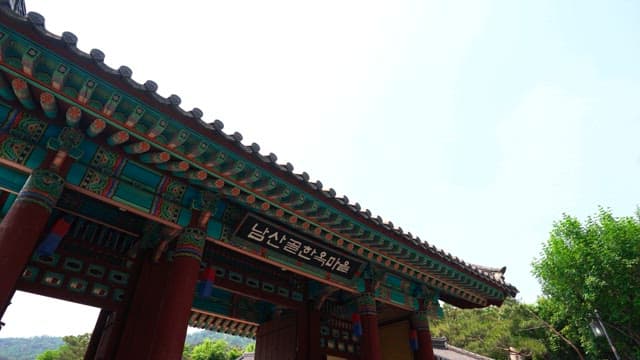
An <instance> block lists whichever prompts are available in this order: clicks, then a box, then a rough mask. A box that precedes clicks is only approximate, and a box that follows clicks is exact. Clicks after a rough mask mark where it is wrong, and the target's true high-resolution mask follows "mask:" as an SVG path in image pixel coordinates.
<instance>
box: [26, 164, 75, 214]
mask: <svg viewBox="0 0 640 360" xmlns="http://www.w3.org/2000/svg"><path fill="white" fill-rule="evenodd" d="M63 189H64V179H63V178H62V176H60V175H58V174H56V173H55V172H54V171H51V170H47V169H35V170H33V172H32V173H31V175H30V176H29V178H28V179H27V182H26V183H25V184H24V186H23V187H22V190H20V193H19V194H18V197H17V198H16V202H20V201H24V202H30V203H34V204H38V205H40V206H42V207H43V208H45V209H46V210H47V211H48V212H51V210H52V209H53V207H54V206H55V204H56V202H58V199H59V198H60V195H61V194H62V190H63Z"/></svg>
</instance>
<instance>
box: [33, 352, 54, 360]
mask: <svg viewBox="0 0 640 360" xmlns="http://www.w3.org/2000/svg"><path fill="white" fill-rule="evenodd" d="M36 360H60V351H58V350H47V351H45V352H43V353H42V354H40V355H38V357H37V358H36Z"/></svg>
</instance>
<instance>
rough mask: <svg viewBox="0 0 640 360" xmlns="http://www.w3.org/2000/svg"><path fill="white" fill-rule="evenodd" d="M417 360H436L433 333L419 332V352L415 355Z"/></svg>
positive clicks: (427, 331)
mask: <svg viewBox="0 0 640 360" xmlns="http://www.w3.org/2000/svg"><path fill="white" fill-rule="evenodd" d="M414 359H415V360H434V359H435V358H434V356H433V344H432V343H431V331H429V330H428V329H427V330H418V351H416V352H415V355H414Z"/></svg>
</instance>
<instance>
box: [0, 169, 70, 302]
mask: <svg viewBox="0 0 640 360" xmlns="http://www.w3.org/2000/svg"><path fill="white" fill-rule="evenodd" d="M63 188H64V178H63V177H62V176H60V175H58V174H57V173H56V172H55V171H53V170H47V169H36V170H34V171H33V172H32V173H31V175H30V176H29V178H28V179H27V182H26V183H25V184H24V186H23V187H22V190H20V193H19V194H18V197H17V198H16V201H15V203H14V204H13V205H12V206H11V209H9V212H8V213H7V215H6V216H5V217H4V219H2V223H0V274H2V276H0V312H4V309H5V308H6V306H7V305H8V304H9V301H10V300H11V295H12V294H13V291H14V288H15V284H16V282H17V281H18V279H19V278H20V276H21V274H22V271H23V270H24V267H25V265H26V264H27V262H28V261H29V257H30V256H31V253H32V252H33V250H34V248H35V247H36V244H37V243H38V240H39V239H40V236H41V235H42V232H43V231H44V229H45V227H46V226H47V222H48V221H49V215H50V214H51V211H52V209H53V207H54V206H55V204H56V202H57V201H58V198H60V195H61V194H62V190H63Z"/></svg>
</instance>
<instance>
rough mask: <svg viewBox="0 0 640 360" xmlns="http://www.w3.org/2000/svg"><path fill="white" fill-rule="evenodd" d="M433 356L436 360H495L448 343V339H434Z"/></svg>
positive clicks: (432, 340)
mask: <svg viewBox="0 0 640 360" xmlns="http://www.w3.org/2000/svg"><path fill="white" fill-rule="evenodd" d="M431 342H432V343H433V355H435V358H436V360H493V359H492V358H490V357H486V356H482V355H480V354H476V353H472V352H471V351H467V350H464V349H461V348H458V347H455V346H453V345H449V344H448V343H447V338H444V337H443V338H432V339H431Z"/></svg>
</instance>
